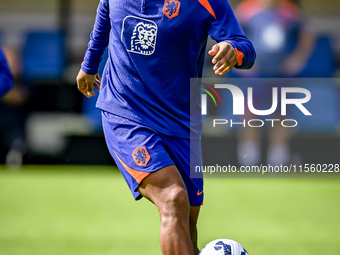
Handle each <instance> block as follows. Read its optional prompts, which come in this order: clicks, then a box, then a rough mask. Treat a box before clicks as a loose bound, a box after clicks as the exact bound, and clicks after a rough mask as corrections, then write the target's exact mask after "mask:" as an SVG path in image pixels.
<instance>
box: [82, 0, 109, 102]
mask: <svg viewBox="0 0 340 255" xmlns="http://www.w3.org/2000/svg"><path fill="white" fill-rule="evenodd" d="M109 15H110V14H109V4H108V0H101V1H100V2H99V5H98V9H97V16H96V21H95V24H94V28H93V31H92V33H91V39H90V42H89V44H88V49H87V51H86V53H85V57H84V62H83V63H82V65H81V69H80V71H79V73H78V76H77V85H78V89H79V91H80V92H82V93H83V94H84V95H85V96H86V97H91V96H94V95H95V93H94V92H93V87H95V88H96V89H97V90H99V85H100V77H99V75H98V74H97V72H98V67H99V64H100V62H101V60H102V56H103V53H104V51H105V48H106V47H107V45H108V43H109V35H110V30H111V25H110V16H109Z"/></svg>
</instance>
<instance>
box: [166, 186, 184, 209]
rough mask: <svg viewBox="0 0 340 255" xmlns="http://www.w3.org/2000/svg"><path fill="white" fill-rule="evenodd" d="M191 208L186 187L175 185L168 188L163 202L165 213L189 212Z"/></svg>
mask: <svg viewBox="0 0 340 255" xmlns="http://www.w3.org/2000/svg"><path fill="white" fill-rule="evenodd" d="M189 210H190V205H189V197H188V192H187V191H186V189H185V188H183V187H180V186H177V185H174V186H173V187H171V188H168V189H167V191H166V196H165V199H164V203H163V212H164V214H167V215H169V214H176V213H178V212H182V213H185V214H188V213H189Z"/></svg>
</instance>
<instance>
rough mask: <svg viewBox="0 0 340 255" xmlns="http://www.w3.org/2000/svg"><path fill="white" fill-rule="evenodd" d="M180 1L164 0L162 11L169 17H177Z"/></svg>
mask: <svg viewBox="0 0 340 255" xmlns="http://www.w3.org/2000/svg"><path fill="white" fill-rule="evenodd" d="M180 6H181V2H180V1H178V0H165V3H164V8H163V13H164V15H165V16H167V17H168V18H169V19H172V18H175V17H177V15H178V14H179V8H180Z"/></svg>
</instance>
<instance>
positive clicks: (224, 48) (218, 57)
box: [212, 44, 230, 64]
mask: <svg viewBox="0 0 340 255" xmlns="http://www.w3.org/2000/svg"><path fill="white" fill-rule="evenodd" d="M229 46H230V44H221V45H220V46H219V50H218V52H217V54H216V55H215V57H214V58H213V60H212V63H213V64H216V63H217V62H218V61H219V60H221V59H222V58H223V57H224V56H225V54H226V53H227V51H228V49H229ZM221 64H223V63H221Z"/></svg>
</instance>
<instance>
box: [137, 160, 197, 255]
mask: <svg viewBox="0 0 340 255" xmlns="http://www.w3.org/2000/svg"><path fill="white" fill-rule="evenodd" d="M139 192H140V193H141V194H142V195H143V196H144V197H146V198H148V199H149V200H150V201H151V202H153V203H154V204H155V205H156V206H157V208H158V211H159V214H160V217H161V231H160V244H161V250H162V253H163V255H194V254H195V253H194V248H193V244H192V241H191V235H190V230H189V215H190V205H189V198H188V193H187V190H186V187H185V184H184V182H183V180H182V177H181V175H180V174H179V172H178V170H177V168H176V167H175V166H174V165H171V166H167V167H164V168H162V169H160V170H158V171H156V172H154V173H152V174H150V175H149V176H148V177H146V178H145V179H144V180H143V182H142V183H141V185H140V187H139Z"/></svg>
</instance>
